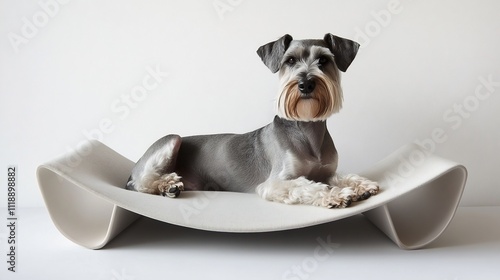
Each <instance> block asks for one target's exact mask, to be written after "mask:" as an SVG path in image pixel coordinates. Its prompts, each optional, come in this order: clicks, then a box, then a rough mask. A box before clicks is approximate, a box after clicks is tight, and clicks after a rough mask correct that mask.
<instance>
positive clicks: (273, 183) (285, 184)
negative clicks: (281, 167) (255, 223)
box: [257, 177, 354, 208]
mask: <svg viewBox="0 0 500 280" xmlns="http://www.w3.org/2000/svg"><path fill="white" fill-rule="evenodd" d="M257 193H258V194H259V195H260V196H261V197H262V198H264V199H267V200H270V201H275V202H281V203H286V204H307V205H314V206H322V207H327V208H343V207H347V206H349V204H350V203H351V201H352V196H353V195H354V193H353V190H352V189H350V188H346V189H342V188H339V187H329V186H328V185H326V184H323V183H317V182H314V181H311V180H308V179H306V178H305V177H299V178H297V179H293V180H279V179H274V180H273V179H270V180H267V181H266V182H264V183H262V184H260V185H259V186H257Z"/></svg>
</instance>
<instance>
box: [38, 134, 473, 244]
mask: <svg viewBox="0 0 500 280" xmlns="http://www.w3.org/2000/svg"><path fill="white" fill-rule="evenodd" d="M90 147H91V151H89V153H88V154H87V155H85V156H83V157H82V156H81V155H76V154H74V153H73V154H72V153H69V154H66V155H64V156H62V157H60V158H57V159H55V160H53V161H50V162H48V163H46V164H43V165H41V166H40V167H39V168H38V170H37V176H38V182H39V185H40V189H41V191H42V195H43V198H44V200H45V203H46V205H47V208H48V211H49V213H50V216H51V218H52V220H53V222H54V224H55V225H56V227H57V228H58V229H59V231H60V232H61V233H62V234H64V235H65V236H66V237H67V238H68V239H70V240H72V241H73V242H75V243H77V244H80V245H82V246H84V247H87V248H91V249H99V248H102V247H103V246H105V245H106V244H107V243H108V242H109V241H110V240H111V239H113V238H114V237H115V236H116V235H117V234H119V233H120V232H121V231H122V230H123V229H125V228H126V227H127V226H129V225H130V224H131V223H132V222H133V221H135V220H136V219H137V218H138V217H140V215H142V216H146V217H150V218H153V219H156V220H159V221H163V222H167V223H171V224H175V225H179V226H185V227H190V228H196V229H202V230H210V231H220V232H267V231H280V230H288V229H295V228H302V227H307V226H312V225H317V224H322V223H328V222H332V221H335V220H338V219H343V218H346V217H349V216H352V215H356V214H360V213H363V214H364V215H365V216H366V217H368V219H370V221H372V222H373V223H374V224H375V225H376V226H377V227H378V228H380V229H381V230H382V231H383V232H384V233H385V234H387V236H389V238H391V239H392V240H393V241H394V242H395V243H396V244H397V245H398V246H399V247H401V248H404V249H416V248H420V247H422V246H425V245H426V244H428V243H430V242H432V241H433V240H434V239H436V238H437V237H438V236H439V235H440V234H441V233H442V232H443V231H444V230H445V228H446V227H447V225H448V224H449V222H450V221H451V219H452V218H453V215H454V213H455V210H456V208H457V206H458V203H459V201H460V197H461V195H462V192H463V189H464V186H465V181H466V178H467V170H466V169H465V167H464V166H462V165H459V164H457V163H454V162H451V161H449V160H446V159H443V158H439V157H437V156H435V155H432V154H429V153H426V152H425V150H422V149H420V147H419V146H417V145H414V144H409V145H407V146H404V147H402V148H401V149H399V150H397V151H395V152H394V153H393V154H391V155H389V156H388V157H387V158H385V159H384V160H382V161H380V162H379V163H377V164H375V165H374V166H373V167H372V168H370V170H368V171H366V172H364V173H362V174H360V175H362V176H365V177H367V178H369V179H371V180H374V181H378V182H379V183H380V186H381V192H380V193H379V194H378V195H376V196H373V197H371V198H370V199H368V200H365V201H362V202H358V203H353V205H351V206H350V207H348V208H345V209H323V208H319V207H314V206H304V205H292V206H290V205H284V204H280V203H274V202H269V201H265V200H263V199H262V198H260V197H258V196H257V195H256V194H244V193H231V192H203V191H200V192H184V193H182V194H181V197H179V198H176V199H168V198H165V197H161V196H155V195H149V194H143V193H138V192H133V191H128V190H125V189H123V187H124V186H125V183H126V181H127V179H128V176H129V174H130V171H131V170H132V167H133V165H134V163H133V162H132V161H130V160H128V159H126V158H125V157H123V156H121V155H120V154H118V153H116V152H115V151H113V150H112V149H110V148H109V147H107V146H105V145H104V144H102V143H100V142H98V141H92V142H91V146H90Z"/></svg>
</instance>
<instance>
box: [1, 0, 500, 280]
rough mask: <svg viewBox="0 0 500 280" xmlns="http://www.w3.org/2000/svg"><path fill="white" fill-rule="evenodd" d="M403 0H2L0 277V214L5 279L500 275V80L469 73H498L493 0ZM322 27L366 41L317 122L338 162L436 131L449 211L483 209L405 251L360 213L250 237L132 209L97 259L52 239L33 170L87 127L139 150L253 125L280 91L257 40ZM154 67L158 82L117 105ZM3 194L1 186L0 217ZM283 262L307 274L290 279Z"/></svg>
mask: <svg viewBox="0 0 500 280" xmlns="http://www.w3.org/2000/svg"><path fill="white" fill-rule="evenodd" d="M40 3H42V4H40ZM44 3H60V4H57V5H52V6H50V5H49V7H48V8H47V7H46V5H44ZM390 3H392V4H390ZM398 3H399V2H397V1H396V2H391V1H390V0H377V1H372V0H370V1H368V0H367V1H326V0H324V1H288V0H283V1H263V0H258V1H257V0H254V1H250V0H248V1H242V0H206V1H202V0H199V1H194V0H193V1H181V0H176V1H160V0H143V1H131V0H114V1H97V0H96V1H83V0H81V1H80V0H73V1H67V0H66V1H64V3H63V1H62V0H61V1H60V2H54V1H53V0H37V1H21V0H16V1H14V0H10V1H8V0H0V98H1V99H0V133H1V137H0V190H2V189H5V187H6V183H2V182H6V179H7V178H6V177H7V176H6V175H7V174H6V168H7V166H8V165H17V167H18V174H19V178H18V179H19V196H18V200H19V205H18V206H19V207H18V214H19V217H20V218H19V228H18V231H17V238H18V242H19V246H18V250H17V257H18V259H17V260H18V263H17V269H18V272H17V273H11V272H9V271H7V263H6V262H5V259H6V251H5V250H4V249H7V236H8V233H7V231H8V228H7V227H6V226H5V224H4V223H5V221H6V220H4V221H3V222H2V226H0V255H1V256H0V263H2V264H1V265H0V278H1V279H107V280H109V279H114V280H133V279H160V277H158V276H163V277H162V278H179V279H200V278H202V277H203V278H206V279H329V278H335V279H440V280H444V279H450V280H451V279H453V280H458V279H477V278H478V277H479V278H482V279H497V278H498V275H499V268H498V260H499V258H500V253H499V252H500V249H499V248H500V240H499V236H500V227H499V226H498V225H499V224H500V223H499V217H500V215H498V213H499V209H500V207H498V206H500V188H499V187H500V186H499V184H498V183H497V181H496V180H495V179H494V178H495V175H496V173H497V172H498V167H499V166H500V159H498V153H499V152H498V151H499V149H500V129H499V127H500V126H499V124H500V113H499V110H498V109H499V108H500V106H499V105H500V87H499V86H495V87H491V88H490V89H491V92H489V91H485V88H484V87H483V86H482V84H481V82H480V79H481V77H483V78H484V79H491V80H493V81H495V83H496V81H500V70H499V65H500V52H499V50H500V38H499V36H498V35H499V31H500V17H499V15H498V11H499V10H500V2H498V1H493V0H491V1H451V0H448V1H430V0H429V1H404V2H403V1H401V3H399V4H398ZM214 4H215V6H217V7H218V8H219V10H217V9H216V8H215V7H214ZM224 5H226V6H224ZM44 7H45V8H44ZM224 8H226V9H225V10H224ZM35 24H36V25H35ZM23 32H24V34H23ZM327 32H331V33H333V34H336V35H339V36H343V37H347V38H351V39H355V40H358V41H359V42H360V43H361V44H362V46H363V47H362V48H361V50H360V51H359V54H358V56H357V58H356V59H355V61H354V62H353V64H352V65H351V67H350V68H349V70H348V71H347V73H345V75H344V76H343V86H344V96H345V102H344V109H343V110H342V111H341V112H340V114H338V115H335V116H333V117H332V118H331V119H330V120H329V122H328V125H329V129H330V132H331V134H332V135H333V137H334V140H335V143H336V145H337V148H338V150H339V152H340V156H341V163H340V170H341V171H344V172H358V171H361V170H363V169H365V168H367V167H369V166H371V165H372V164H374V163H375V162H376V161H378V160H380V159H381V158H383V157H385V156H386V155H387V154H389V153H390V152H392V151H393V150H395V149H396V148H398V147H399V146H402V145H404V144H406V143H409V142H415V141H419V142H422V141H424V140H425V139H428V138H430V137H432V136H433V134H434V135H438V136H440V137H438V138H439V139H437V140H439V141H438V142H439V143H438V142H436V141H434V140H429V141H426V142H425V143H427V145H428V147H429V148H433V152H435V153H436V154H438V155H441V156H444V157H447V158H450V159H452V160H455V161H458V162H461V163H463V164H464V165H465V166H466V167H467V168H468V170H469V172H470V177H469V181H468V184H467V186H466V190H465V194H464V197H463V199H462V203H461V204H462V206H486V205H493V206H496V207H460V208H459V209H458V212H457V215H456V217H455V218H454V220H453V221H452V223H451V224H450V226H449V228H448V229H447V230H446V231H445V232H444V233H443V235H442V236H441V237H440V238H439V239H438V240H437V241H435V242H433V243H432V244H431V245H430V246H428V247H427V248H425V249H423V250H416V251H405V250H401V249H399V248H397V247H396V246H395V245H394V244H393V243H392V242H391V241H390V240H389V239H388V238H387V237H386V236H384V235H383V234H382V233H381V232H380V231H378V230H377V229H375V227H374V226H373V225H371V224H369V223H368V222H367V220H366V219H363V217H361V216H356V217H352V218H349V219H345V220H341V221H338V222H335V223H329V224H325V225H320V226H316V227H310V228H306V229H301V230H294V231H286V232H275V233H262V234H227V233H211V232H204V231H196V230H192V229H187V228H181V227H176V226H173V225H169V224H165V223H160V222H156V221H152V220H148V219H145V218H143V219H141V220H140V221H139V222H137V223H135V224H134V225H133V226H132V227H131V228H130V229H127V230H126V231H125V232H124V233H122V234H120V235H119V236H118V237H117V238H116V239H115V240H113V241H112V242H111V243H110V244H109V245H108V246H107V247H106V248H105V249H103V250H99V251H92V250H87V249H84V248H81V247H79V246H77V245H76V244H74V243H72V242H71V241H69V240H68V239H66V238H65V237H64V236H63V235H62V234H60V233H58V232H57V229H56V228H55V227H54V225H53V224H52V223H51V221H50V218H49V216H48V213H47V211H46V210H44V208H43V207H44V206H43V201H42V198H41V195H40V192H39V190H38V186H37V182H36V178H35V170H36V167H37V166H38V165H40V164H42V163H43V162H46V161H49V160H51V159H53V158H54V157H56V156H58V155H60V154H62V153H65V152H67V151H68V150H75V149H76V150H79V149H81V148H82V147H83V146H82V145H83V143H85V142H84V141H85V140H86V138H87V136H86V135H91V136H93V137H97V138H100V140H102V141H103V142H104V143H105V144H107V145H108V146H110V147H112V148H113V149H116V150H117V151H118V152H120V153H122V154H124V155H125V156H127V157H129V158H130V159H134V160H136V159H138V158H139V157H140V156H141V155H142V153H143V152H144V150H145V149H146V148H147V147H148V146H149V145H150V144H151V143H152V142H153V141H155V140H156V139H157V138H159V137H161V136H163V135H165V134H168V133H177V134H180V135H192V134H202V133H219V132H247V131H250V130H253V129H256V128H258V127H261V126H263V125H265V124H267V123H268V122H270V121H271V120H272V118H273V116H274V113H275V109H274V98H275V94H276V92H277V89H278V83H277V77H276V75H272V74H271V73H270V71H269V70H268V69H267V68H266V67H265V66H264V65H263V64H262V63H261V61H260V59H259V58H258V56H257V55H256V54H255V51H256V49H257V48H258V47H259V46H261V45H262V44H265V43H267V42H269V41H272V40H275V39H277V38H279V37H280V36H282V35H283V34H285V33H289V34H291V35H293V36H294V37H295V38H297V39H301V38H322V37H323V35H324V34H325V33H327ZM13 38H14V39H13ZM157 67H158V68H159V70H160V71H161V72H168V74H169V75H168V77H162V79H161V82H160V83H159V84H158V85H157V86H156V87H155V88H154V89H152V90H150V91H148V93H147V94H146V95H145V96H144V98H140V100H137V98H136V100H133V99H132V100H131V101H132V103H130V104H131V105H127V106H128V107H124V106H125V105H124V104H125V103H124V102H123V100H124V99H123V98H127V97H128V98H131V96H132V91H133V90H134V89H135V90H137V87H139V86H142V83H143V80H144V79H148V77H149V76H148V75H150V74H149V72H148V70H147V69H150V68H152V69H155V68H157ZM148 81H150V82H151V80H148ZM476 89H479V91H478V93H479V94H480V95H479V97H481V99H478V97H476V96H475V91H476ZM464 103H465V106H464ZM130 106H134V108H132V107H130ZM460 106H463V107H464V108H465V107H467V108H469V110H466V109H463V110H464V111H463V112H462V113H460V112H459V111H457V110H459V108H460ZM127 108H128V109H127ZM125 110H128V111H125ZM125 112H127V113H128V114H127V113H125ZM97 131H100V134H101V135H99V133H96V132H97ZM431 142H432V143H434V144H435V147H431V146H429V143H431ZM2 168H4V169H3V171H2ZM6 197H7V194H6V191H0V211H1V212H2V213H6V211H4V210H2V207H5V206H6V201H7V199H6ZM30 206H34V207H35V208H30ZM329 238H331V240H332V242H334V243H335V244H338V246H337V247H335V248H334V250H333V252H332V253H331V254H329V255H328V258H326V259H325V258H321V259H317V256H316V255H315V254H314V252H315V250H316V248H318V245H319V242H318V239H322V240H328V239H329ZM322 253H324V252H322ZM2 256H3V257H2ZM296 268H299V269H301V271H302V273H304V271H305V270H306V273H305V274H290V273H289V272H290V271H292V270H293V269H296ZM212 276H216V277H214V278H210V277H212Z"/></svg>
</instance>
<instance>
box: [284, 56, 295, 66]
mask: <svg viewBox="0 0 500 280" xmlns="http://www.w3.org/2000/svg"><path fill="white" fill-rule="evenodd" d="M295 62H296V60H295V58H294V57H290V58H289V59H288V60H287V61H286V64H288V65H290V66H293V65H294V64H295Z"/></svg>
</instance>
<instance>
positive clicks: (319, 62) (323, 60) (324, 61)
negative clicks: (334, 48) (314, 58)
mask: <svg viewBox="0 0 500 280" xmlns="http://www.w3.org/2000/svg"><path fill="white" fill-rule="evenodd" d="M327 63H328V59H327V58H326V57H324V56H320V57H319V58H318V64H319V65H320V66H322V65H325V64H327Z"/></svg>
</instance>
